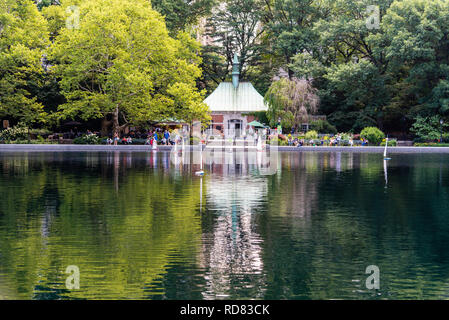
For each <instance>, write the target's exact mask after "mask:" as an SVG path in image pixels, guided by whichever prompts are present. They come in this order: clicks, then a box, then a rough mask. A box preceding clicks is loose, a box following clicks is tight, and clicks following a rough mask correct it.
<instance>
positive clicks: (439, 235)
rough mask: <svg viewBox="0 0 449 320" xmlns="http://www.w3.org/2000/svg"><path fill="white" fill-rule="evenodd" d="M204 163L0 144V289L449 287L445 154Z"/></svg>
mask: <svg viewBox="0 0 449 320" xmlns="http://www.w3.org/2000/svg"><path fill="white" fill-rule="evenodd" d="M227 156H228V157H230V158H232V157H233V156H234V157H237V156H236V155H235V154H234V155H232V154H231V155H227ZM228 160H229V159H228ZM198 168H199V167H198V165H182V164H179V163H176V162H173V161H170V153H167V152H160V153H151V152H149V153H143V152H112V151H111V152H84V153H83V152H58V153H52V152H48V153H19V152H3V153H0V298H1V299H446V298H448V297H449V155H444V154H430V155H425V154H422V155H421V154H393V155H392V160H391V161H388V163H384V161H383V157H382V155H381V154H357V153H355V154H352V153H280V155H279V163H278V164H277V167H276V170H275V174H273V175H262V174H261V172H260V168H259V167H258V165H257V164H251V163H246V162H245V161H243V162H240V163H239V161H235V159H231V160H229V161H228V162H227V163H226V164H217V163H214V164H211V163H207V162H206V163H205V164H204V171H205V175H204V177H202V178H201V177H199V176H196V175H195V174H194V173H195V171H196V170H198ZM71 265H74V266H77V267H78V268H79V271H80V274H79V280H80V281H79V285H80V287H79V289H68V288H67V286H66V280H67V277H69V276H70V274H66V268H67V266H71ZM369 265H376V266H378V267H379V270H380V288H379V289H368V288H367V287H366V279H367V277H369V274H366V273H365V271H366V268H367V266H369Z"/></svg>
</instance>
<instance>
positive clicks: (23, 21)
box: [0, 0, 49, 125]
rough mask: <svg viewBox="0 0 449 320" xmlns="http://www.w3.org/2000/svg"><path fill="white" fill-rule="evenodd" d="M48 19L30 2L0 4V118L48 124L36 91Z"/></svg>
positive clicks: (45, 43) (6, 1) (46, 38)
mask: <svg viewBox="0 0 449 320" xmlns="http://www.w3.org/2000/svg"><path fill="white" fill-rule="evenodd" d="M48 44H49V40H48V32H47V24H46V21H45V19H44V18H43V17H42V15H41V14H40V13H39V11H38V10H37V8H36V6H35V5H34V4H33V2H32V1H31V0H3V1H1V2H0V117H7V118H10V119H13V120H16V121H21V122H24V123H26V124H27V125H29V124H32V123H35V122H40V121H44V120H45V115H46V113H45V112H44V107H43V105H42V103H40V102H39V101H38V100H37V98H36V96H34V95H33V91H36V88H38V87H40V86H41V85H42V76H43V74H44V67H43V65H42V57H43V52H44V49H45V47H46V46H48Z"/></svg>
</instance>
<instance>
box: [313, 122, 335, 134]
mask: <svg viewBox="0 0 449 320" xmlns="http://www.w3.org/2000/svg"><path fill="white" fill-rule="evenodd" d="M310 129H311V130H313V131H317V132H319V133H330V134H336V133H337V128H336V127H335V126H333V125H331V124H330V123H329V122H328V121H327V120H316V121H312V122H310Z"/></svg>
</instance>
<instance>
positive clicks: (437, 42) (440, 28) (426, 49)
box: [383, 0, 449, 115]
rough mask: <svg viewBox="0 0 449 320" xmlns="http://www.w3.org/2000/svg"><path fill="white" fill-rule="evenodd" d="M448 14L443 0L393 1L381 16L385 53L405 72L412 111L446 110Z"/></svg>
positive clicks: (448, 95)
mask: <svg viewBox="0 0 449 320" xmlns="http://www.w3.org/2000/svg"><path fill="white" fill-rule="evenodd" d="M448 18H449V3H448V2H447V1H442V0H404V1H395V2H394V3H393V4H392V5H391V7H390V9H389V10H388V13H387V15H386V16H385V17H384V21H383V24H384V29H385V32H386V34H387V37H388V41H389V45H388V47H387V51H386V56H387V58H388V59H389V60H390V61H391V65H392V68H394V70H395V71H403V72H404V73H405V80H406V81H407V83H408V84H409V85H410V91H412V92H413V94H414V95H415V97H416V98H415V99H416V101H415V105H412V106H411V108H413V110H412V111H413V113H415V114H416V113H418V114H422V115H432V114H435V113H439V114H441V115H446V114H447V113H448V112H449V72H448V70H449V25H448Z"/></svg>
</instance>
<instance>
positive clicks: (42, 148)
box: [0, 144, 449, 153]
mask: <svg viewBox="0 0 449 320" xmlns="http://www.w3.org/2000/svg"><path fill="white" fill-rule="evenodd" d="M178 148H179V149H178V150H181V147H180V146H178ZM171 149H172V146H162V145H160V146H158V149H157V150H158V151H170V150H171ZM278 150H279V151H282V152H284V151H288V152H354V153H364V152H368V153H383V151H384V147H321V146H319V147H318V146H317V147H278ZM61 151H73V152H107V151H136V152H151V151H153V150H152V147H151V146H144V145H119V146H107V145H76V144H73V145H69V144H0V152H61ZM388 153H449V147H388Z"/></svg>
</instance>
